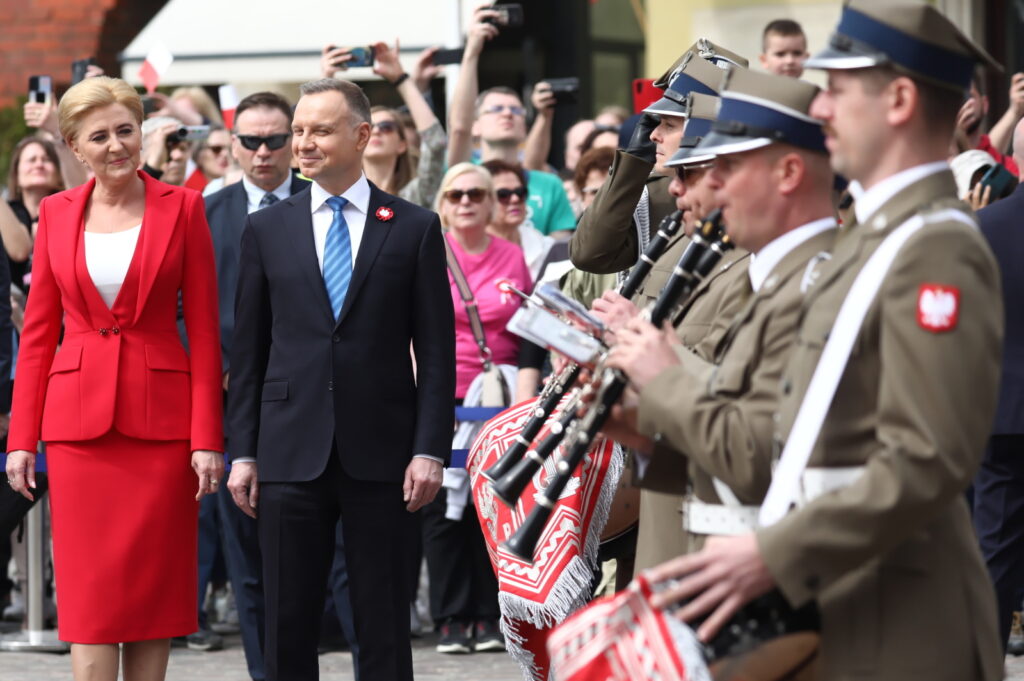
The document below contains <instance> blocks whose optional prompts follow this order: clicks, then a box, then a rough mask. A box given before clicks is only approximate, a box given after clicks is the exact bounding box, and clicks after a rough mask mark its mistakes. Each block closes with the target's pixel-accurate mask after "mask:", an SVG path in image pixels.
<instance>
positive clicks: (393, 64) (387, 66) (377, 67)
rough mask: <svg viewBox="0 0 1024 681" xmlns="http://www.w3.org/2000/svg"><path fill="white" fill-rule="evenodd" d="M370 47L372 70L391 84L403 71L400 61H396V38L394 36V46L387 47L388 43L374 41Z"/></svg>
mask: <svg viewBox="0 0 1024 681" xmlns="http://www.w3.org/2000/svg"><path fill="white" fill-rule="evenodd" d="M371 47H373V72H374V73H376V74H377V75H378V76H380V77H381V78H383V79H384V80H386V81H387V82H389V83H391V84H392V85H393V84H394V83H395V81H396V80H398V79H399V78H401V77H402V74H403V73H405V72H404V71H403V70H402V63H401V62H400V61H398V38H395V46H394V47H388V44H387V43H385V42H383V41H382V42H379V43H374V44H373V45H371Z"/></svg>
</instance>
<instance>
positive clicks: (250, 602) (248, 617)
mask: <svg viewBox="0 0 1024 681" xmlns="http://www.w3.org/2000/svg"><path fill="white" fill-rule="evenodd" d="M291 122H292V108H291V105H289V104H288V102H287V101H286V100H285V99H284V98H283V97H281V96H280V95H278V94H276V93H273V92H257V93H255V94H251V95H249V96H248V97H245V98H244V99H243V100H242V101H241V102H239V103H238V107H237V108H236V110H235V129H234V131H233V134H232V136H231V154H232V155H233V156H234V157H235V160H237V161H238V164H239V166H241V168H242V173H243V174H242V180H241V181H240V182H236V183H234V184H230V185H228V186H227V187H225V188H224V189H221V190H220V191H217V192H215V193H213V194H210V195H209V196H207V197H206V220H207V222H209V224H210V232H211V233H212V236H213V249H214V254H215V257H216V262H217V292H218V296H219V301H220V340H221V358H222V367H223V371H224V390H225V397H226V395H227V390H228V388H229V386H230V378H231V373H230V365H229V358H230V353H231V340H232V335H233V332H234V327H235V290H236V288H237V283H238V257H239V250H240V245H241V241H242V231H243V228H244V227H245V220H246V217H247V216H248V215H249V214H250V213H252V212H255V211H257V210H261V209H262V208H265V207H267V206H270V205H273V204H274V203H277V202H278V201H280V200H282V199H287V198H288V197H289V196H291V195H292V194H296V193H298V192H300V191H302V190H303V189H305V188H306V187H308V186H309V182H308V181H307V180H303V179H300V178H299V177H298V176H297V175H294V174H292V172H291V160H292V152H291ZM227 447H228V451H229V452H230V451H231V449H230V447H231V444H230V442H229V443H228V444H227ZM235 463H238V461H237V460H236V462H235ZM239 468H240V469H245V468H246V467H245V466H240V467H239ZM220 487H221V489H220V490H219V491H218V493H217V494H216V495H211V496H208V497H206V498H204V499H203V502H202V503H201V505H200V537H201V541H202V538H204V536H205V535H206V534H208V533H204V531H203V530H204V520H205V521H206V525H207V526H212V527H213V531H214V532H216V526H217V525H218V524H219V526H220V534H221V537H222V542H221V546H222V548H223V551H224V558H225V560H224V562H225V565H226V567H227V571H228V578H229V579H230V580H231V585H232V589H233V591H234V594H235V602H236V604H237V606H238V624H239V628H240V629H241V633H242V645H243V647H244V648H245V659H246V663H247V665H248V668H249V675H250V676H251V677H252V679H253V681H263V679H264V678H265V674H264V668H263V640H264V599H263V571H262V569H261V565H260V551H259V543H258V540H257V536H256V521H255V520H253V519H252V518H250V517H249V516H247V515H246V514H245V513H243V512H242V511H241V509H239V508H238V506H236V505H235V503H234V501H233V500H232V498H231V492H230V490H229V489H228V486H227V485H221V486H220ZM213 504H215V505H216V507H215V508H208V506H209V505H213ZM207 542H208V543H210V542H213V543H215V542H216V536H214V537H212V538H207ZM201 553H202V552H201Z"/></svg>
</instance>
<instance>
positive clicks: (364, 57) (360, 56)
mask: <svg viewBox="0 0 1024 681" xmlns="http://www.w3.org/2000/svg"><path fill="white" fill-rule="evenodd" d="M348 53H349V54H351V55H352V59H350V60H349V61H347V62H345V66H349V67H352V66H373V47H372V46H369V47H353V48H351V49H350V50H349V51H348Z"/></svg>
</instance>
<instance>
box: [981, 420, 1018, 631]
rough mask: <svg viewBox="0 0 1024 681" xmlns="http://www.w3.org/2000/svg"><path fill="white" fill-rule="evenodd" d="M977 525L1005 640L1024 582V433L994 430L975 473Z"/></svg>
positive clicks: (1000, 629) (1000, 628)
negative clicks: (994, 432)
mask: <svg viewBox="0 0 1024 681" xmlns="http://www.w3.org/2000/svg"><path fill="white" fill-rule="evenodd" d="M974 529H975V531H976V532H977V534H978V542H979V544H980V546H981V554H982V555H983V556H984V557H985V562H986V563H987V564H988V571H989V575H990V576H991V577H992V583H993V584H994V585H995V588H996V602H997V605H998V606H999V633H1000V635H1001V636H1002V641H1003V645H1004V646H1005V645H1006V639H1007V638H1008V636H1009V633H1010V623H1011V620H1012V617H1013V611H1014V610H1019V609H1020V607H1021V587H1022V586H1024V435H993V436H992V437H991V438H990V439H989V442H988V447H986V449H985V457H984V459H982V462H981V468H979V469H978V474H977V476H975V478H974Z"/></svg>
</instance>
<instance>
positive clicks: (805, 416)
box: [758, 209, 977, 526]
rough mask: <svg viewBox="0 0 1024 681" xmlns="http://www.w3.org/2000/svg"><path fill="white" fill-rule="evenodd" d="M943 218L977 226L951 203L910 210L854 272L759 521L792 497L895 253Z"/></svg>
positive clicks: (767, 521)
mask: <svg viewBox="0 0 1024 681" xmlns="http://www.w3.org/2000/svg"><path fill="white" fill-rule="evenodd" d="M948 219H956V220H960V221H962V222H966V223H968V224H970V225H971V226H972V227H975V228H976V227H977V225H976V224H975V223H974V221H973V220H971V219H970V218H969V217H968V216H967V215H965V214H964V213H962V212H961V211H958V210H954V209H948V210H943V211H939V212H936V213H932V214H930V215H927V217H926V216H922V215H915V216H914V217H912V218H910V219H909V220H907V221H906V222H904V223H903V224H902V225H900V226H899V227H897V228H896V229H895V230H893V231H892V233H891V234H889V236H887V237H886V238H885V240H884V241H882V243H881V244H880V245H879V246H878V249H877V250H876V251H875V252H874V253H873V254H872V255H871V257H870V258H868V261H867V263H865V264H864V268H863V269H862V270H861V271H860V273H859V274H858V275H857V278H856V279H855V280H854V282H853V286H851V287H850V291H849V292H848V293H847V294H846V298H845V299H844V300H843V304H842V306H841V307H840V308H839V315H838V316H837V317H836V321H835V323H834V324H833V326H832V331H831V333H830V334H829V337H828V341H827V342H826V343H825V349H824V350H823V351H822V353H821V358H820V359H819V360H818V365H817V367H815V369H814V375H813V376H812V377H811V383H810V385H808V386H807V392H806V393H805V394H804V399H803V402H801V403H800V409H799V411H797V414H796V420H795V421H794V422H793V427H792V429H791V430H790V433H789V438H788V439H787V440H786V446H785V447H784V448H783V450H782V455H781V456H780V458H779V463H778V465H777V466H776V468H775V471H774V473H773V475H772V483H771V485H770V486H769V488H768V494H767V495H766V496H765V499H764V503H763V504H761V512H760V514H759V517H758V520H759V522H760V524H761V525H762V526H768V525H773V524H775V523H776V522H778V521H779V520H781V519H782V518H783V516H785V515H786V514H787V513H788V512H789V509H790V506H791V505H792V504H793V502H794V501H795V500H796V499H797V493H798V492H799V489H800V477H801V475H803V472H804V469H805V468H807V462H808V461H809V460H810V458H811V451H812V450H813V449H814V444H815V443H816V442H817V440H818V434H819V433H820V432H821V426H822V424H823V423H824V422H825V416H826V415H827V414H828V410H829V407H831V405H832V398H833V397H835V394H836V389H837V388H838V387H839V379H840V378H842V376H843V372H844V371H845V370H846V364H847V362H848V361H849V359H850V351H851V350H852V349H853V343H854V341H855V340H856V339H857V336H858V334H859V333H860V329H861V326H862V325H863V323H864V317H865V315H867V311H868V308H869V307H871V303H872V302H873V301H874V299H875V296H876V295H877V294H878V290H879V288H881V286H882V281H883V280H884V279H885V275H886V274H887V273H888V271H889V268H890V267H891V266H892V263H893V260H895V259H896V255H897V254H898V253H899V251H900V249H901V248H902V247H903V244H905V243H906V241H907V239H909V238H910V237H911V236H913V235H914V234H915V233H916V232H917V231H918V230H919V229H921V228H922V227H924V226H925V224H927V223H929V222H936V221H939V220H948Z"/></svg>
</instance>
